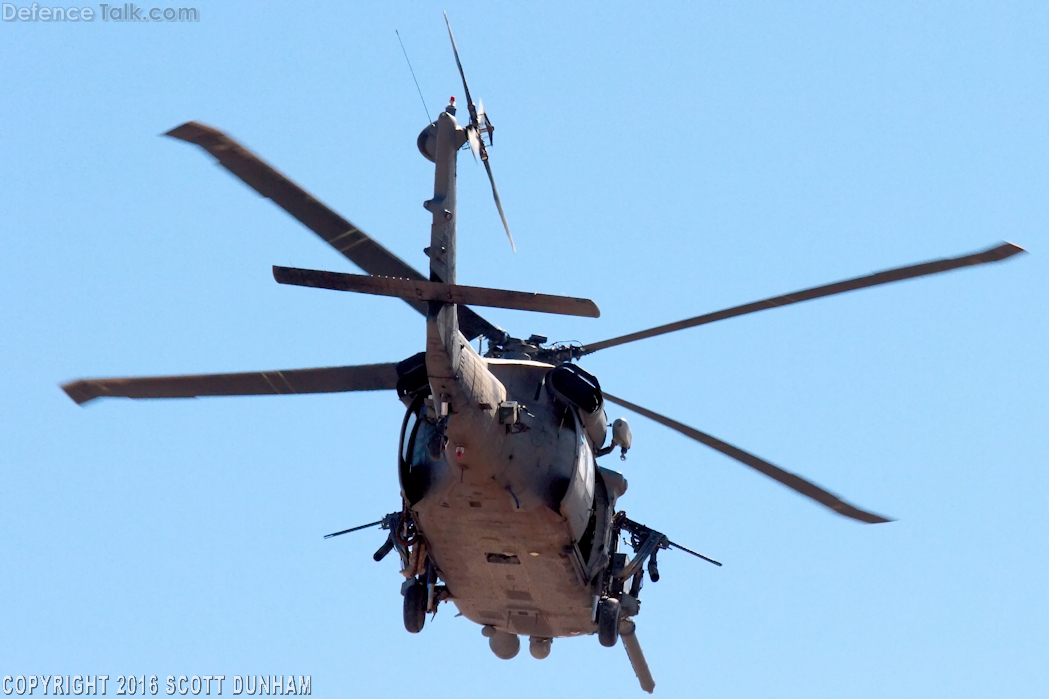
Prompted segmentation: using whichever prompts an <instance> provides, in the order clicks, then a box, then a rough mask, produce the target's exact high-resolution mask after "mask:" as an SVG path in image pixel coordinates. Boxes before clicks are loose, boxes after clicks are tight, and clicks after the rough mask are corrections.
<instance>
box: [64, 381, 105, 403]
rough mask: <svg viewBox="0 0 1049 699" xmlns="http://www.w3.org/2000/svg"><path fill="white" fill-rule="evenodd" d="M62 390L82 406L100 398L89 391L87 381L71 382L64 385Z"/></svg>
mask: <svg viewBox="0 0 1049 699" xmlns="http://www.w3.org/2000/svg"><path fill="white" fill-rule="evenodd" d="M61 389H62V390H63V391H65V394H66V395H67V396H69V397H70V398H71V399H72V400H73V402H74V403H76V404H77V405H81V406H82V405H84V403H87V402H88V401H90V400H93V399H95V398H98V396H97V395H95V393H94V392H92V391H90V390H88V387H87V383H86V382H85V381H70V382H69V383H66V384H62V386H61Z"/></svg>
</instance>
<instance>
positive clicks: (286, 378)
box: [62, 363, 397, 405]
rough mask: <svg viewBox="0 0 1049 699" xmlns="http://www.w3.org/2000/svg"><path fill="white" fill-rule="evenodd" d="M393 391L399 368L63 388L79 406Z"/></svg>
mask: <svg viewBox="0 0 1049 699" xmlns="http://www.w3.org/2000/svg"><path fill="white" fill-rule="evenodd" d="M395 388H397V365H396V364H394V363H390V364H364V365H360V366H335V367H325V368H322V369H286V370H283V371H255V372H246V373H243V374H200V375H195V376H145V377H138V378H122V379H81V380H79V381H73V382H70V383H67V384H65V385H63V386H62V390H63V391H65V392H66V393H67V394H68V395H69V397H70V398H72V399H73V400H74V401H76V402H77V403H78V404H81V405H83V404H84V403H87V402H88V401H90V400H94V399H95V398H197V397H200V396H259V395H285V394H289V393H342V392H346V391H383V390H392V389H395Z"/></svg>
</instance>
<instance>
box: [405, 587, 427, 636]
mask: <svg viewBox="0 0 1049 699" xmlns="http://www.w3.org/2000/svg"><path fill="white" fill-rule="evenodd" d="M427 597H428V595H427V592H426V585H423V584H421V583H418V582H414V583H412V584H410V585H406V586H405V588H404V628H405V629H407V631H408V633H419V632H420V631H422V630H423V624H425V623H426V602H427Z"/></svg>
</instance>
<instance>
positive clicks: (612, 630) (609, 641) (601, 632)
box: [597, 597, 619, 648]
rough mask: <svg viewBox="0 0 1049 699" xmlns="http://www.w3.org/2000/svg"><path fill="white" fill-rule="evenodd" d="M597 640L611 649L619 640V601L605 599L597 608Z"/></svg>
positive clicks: (611, 598) (610, 598)
mask: <svg viewBox="0 0 1049 699" xmlns="http://www.w3.org/2000/svg"><path fill="white" fill-rule="evenodd" d="M597 640H599V641H600V642H601V645H603V646H604V647H605V648H611V647H612V646H614V645H615V644H616V641H618V640H619V600H617V599H616V598H615V597H605V598H604V599H603V600H601V602H600V604H598V607H597Z"/></svg>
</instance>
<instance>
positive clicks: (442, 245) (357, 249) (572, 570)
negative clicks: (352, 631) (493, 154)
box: [62, 16, 1023, 692]
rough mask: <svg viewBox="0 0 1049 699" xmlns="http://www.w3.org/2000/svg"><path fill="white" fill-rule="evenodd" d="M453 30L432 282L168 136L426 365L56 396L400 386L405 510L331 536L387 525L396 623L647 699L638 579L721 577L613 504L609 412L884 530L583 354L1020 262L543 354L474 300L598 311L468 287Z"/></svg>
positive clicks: (283, 193) (193, 134)
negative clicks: (634, 682)
mask: <svg viewBox="0 0 1049 699" xmlns="http://www.w3.org/2000/svg"><path fill="white" fill-rule="evenodd" d="M445 19H446V21H447V16H446V17H445ZM448 34H449V38H450V39H451V43H452V50H453V54H454V56H455V60H456V65H457V66H458V69H459V74H460V76H461V77H462V82H463V91H464V93H465V101H466V105H467V110H468V122H467V123H466V124H465V125H461V124H460V123H459V121H458V120H457V118H456V114H457V107H456V103H455V98H454V97H453V98H452V99H451V100H450V101H449V103H448V105H447V106H446V107H445V109H444V111H442V112H441V113H440V115H439V116H438V117H437V119H436V120H434V121H433V122H432V123H430V124H429V125H427V126H426V127H425V128H424V129H423V130H422V132H421V133H420V134H419V136H418V138H417V146H418V149H419V151H420V152H421V154H422V155H423V156H424V157H425V158H426V159H427V160H429V161H430V162H432V163H434V166H435V167H434V191H433V196H432V198H430V199H428V200H427V201H426V202H425V203H424V207H425V208H426V210H427V211H429V212H430V214H431V219H432V220H431V226H430V242H429V246H428V247H427V248H426V250H425V252H426V254H427V256H428V258H429V274H428V275H427V276H424V275H423V274H421V273H420V272H418V271H416V270H415V269H413V268H412V267H410V266H409V265H408V264H407V263H405V262H404V261H402V260H401V259H399V258H398V257H396V256H395V255H393V254H392V253H391V252H389V251H388V250H386V249H385V248H384V247H382V246H381V245H380V244H379V243H377V242H376V241H375V240H373V239H372V238H371V237H369V236H368V235H366V234H365V233H364V232H362V231H361V230H360V229H359V228H357V227H356V226H354V225H353V224H352V223H350V222H349V221H347V220H346V219H344V218H342V217H341V216H339V215H338V214H337V213H335V212H334V211H332V210H331V209H330V208H328V207H327V206H325V205H324V204H323V203H321V202H320V201H318V200H317V199H315V198H314V197H313V196H311V195H310V194H309V193H307V192H306V191H304V190H303V189H302V188H300V187H299V186H298V185H296V184H295V183H294V182H292V181H291V180H289V179H288V178H286V177H285V176H284V175H282V174H281V173H279V172H278V171H277V170H276V169H274V168H273V167H271V166H270V165H268V164H267V163H265V162H264V161H263V160H261V159H260V158H259V157H257V156H256V155H255V154H253V153H252V152H250V151H249V150H247V149H246V148H245V147H244V146H242V145H241V144H239V143H238V142H237V141H235V140H233V139H232V138H230V137H229V136H227V135H226V134H225V133H223V132H221V131H219V130H217V129H214V128H211V127H209V126H205V125H203V124H200V123H197V122H188V123H185V124H182V125H181V126H178V127H176V128H174V129H172V130H171V131H169V132H168V133H167V134H166V135H167V136H170V137H172V138H176V139H179V140H182V141H185V142H187V143H191V144H194V145H197V146H200V147H201V148H203V149H204V150H205V151H207V152H208V153H210V154H211V155H212V156H214V157H215V158H216V159H217V160H218V162H219V164H220V165H222V166H223V167H224V168H225V169H227V170H229V171H230V172H231V173H233V174H234V175H236V176H237V177H238V178H240V179H241V180H242V181H243V182H245V183H246V184H247V185H249V186H250V187H252V188H253V189H255V190H256V191H257V192H258V193H259V194H261V195H262V196H263V197H266V198H268V199H270V200H272V201H273V202H274V203H275V204H276V205H277V206H279V207H281V208H282V209H284V210H285V211H286V212H288V213H289V214H291V215H292V216H294V217H295V218H296V219H298V220H299V221H300V222H301V223H302V224H303V225H305V226H306V227H307V228H309V229H310V230H312V231H313V232H314V233H316V234H317V235H319V236H320V237H321V238H323V239H324V240H325V241H327V242H328V243H329V244H330V245H331V246H332V247H333V248H335V249H336V250H337V251H338V252H340V253H342V255H343V256H345V257H346V258H347V259H349V260H350V261H351V262H353V263H354V264H355V265H357V266H358V267H360V268H361V269H363V270H364V272H366V273H367V274H364V275H354V274H343V273H337V272H324V271H316V270H305V269H295V268H287V267H274V268H273V274H274V277H275V279H276V281H277V282H279V283H281V284H293V285H300V286H309V287H317V288H323V289H332V290H339V291H351V292H356V293H365V294H375V295H383V296H391V297H395V298H400V299H402V300H404V301H406V302H407V303H408V304H409V305H410V306H411V307H412V308H414V309H415V310H416V311H418V312H419V313H420V314H422V315H423V316H424V317H425V319H426V325H425V327H426V338H425V340H426V344H425V349H424V350H423V351H422V352H419V353H418V354H416V355H414V356H412V357H409V358H407V359H404V360H403V361H400V362H390V363H384V364H370V365H361V366H340V367H327V368H314V369H292V370H280V371H261V372H248V373H239V374H208V375H196V376H163V377H142V378H106V379H86V380H78V381H74V382H71V383H67V384H65V385H63V386H62V388H63V389H64V390H65V392H66V393H67V394H68V395H69V396H70V398H72V399H73V400H74V401H76V402H77V403H78V404H83V403H87V402H88V401H91V400H93V399H95V398H100V397H123V398H135V399H143V398H189V397H198V396H232V395H265V394H303V393H333V392H352V391H379V390H385V391H393V392H396V395H397V397H398V398H399V399H400V400H401V401H402V402H403V403H404V405H405V407H406V412H405V416H404V420H403V422H402V424H401V430H400V445H399V452H398V470H399V476H400V484H401V504H400V507H399V508H398V509H397V510H396V511H395V512H393V513H391V514H388V515H386V516H385V517H383V518H382V519H380V520H377V521H374V522H371V523H369V524H365V525H361V526H359V527H353V528H350V529H346V530H343V531H339V532H335V533H333V534H329V535H328V537H334V536H339V535H342V534H346V533H349V532H354V531H358V530H362V529H367V528H370V527H379V528H381V529H383V530H386V531H387V532H388V534H387V537H386V540H385V542H384V543H383V544H382V546H381V547H380V548H379V550H378V551H376V552H375V555H374V559H375V560H376V561H379V560H382V559H383V558H384V557H385V556H386V555H387V554H389V553H390V552H391V551H394V550H396V551H397V553H398V555H399V557H400V562H401V572H402V574H403V577H404V581H403V584H402V585H401V594H402V596H403V607H404V610H403V611H404V625H405V628H406V629H407V630H408V631H409V632H412V633H418V632H420V631H421V630H422V629H423V626H424V624H425V620H426V616H427V614H430V613H436V611H437V609H438V606H439V605H440V604H441V603H442V602H452V603H453V604H454V605H455V606H456V607H457V608H458V610H459V612H460V613H461V615H462V616H464V617H466V618H467V619H469V620H470V621H473V622H475V623H477V624H479V625H480V626H481V632H482V634H483V636H485V637H487V638H488V642H489V645H490V647H491V650H492V651H493V652H494V653H495V655H496V656H498V657H499V658H503V659H510V658H513V657H514V656H516V655H517V654H518V652H519V650H520V646H521V641H520V637H521V636H527V637H528V638H529V650H530V653H531V655H532V656H533V657H535V658H538V659H542V658H546V657H547V656H548V655H549V653H550V651H551V645H552V642H553V639H555V638H564V637H573V636H585V635H593V634H596V635H597V636H598V640H599V642H600V643H601V644H602V645H603V646H608V647H611V646H615V645H616V644H617V642H618V641H619V640H620V639H622V641H623V646H624V647H625V649H626V652H627V655H628V658H629V661H630V663H631V665H632V667H633V670H634V672H635V674H636V675H637V677H638V680H639V682H640V684H641V688H642V689H643V690H645V691H647V692H652V691H653V689H654V687H655V682H654V681H653V678H652V675H651V672H650V670H649V668H648V665H647V662H646V660H645V657H644V654H643V653H642V651H641V647H640V645H639V643H638V640H637V636H636V633H635V629H636V627H635V622H634V618H635V617H636V616H637V615H638V613H639V611H640V599H639V596H640V591H641V588H642V585H643V583H644V581H645V576H646V573H647V576H648V579H649V580H651V581H652V582H656V581H658V580H659V568H658V561H657V556H658V554H659V552H660V551H662V550H666V549H676V550H680V551H684V552H687V553H690V554H692V555H695V556H698V557H699V558H702V559H704V560H707V561H709V562H711V563H714V564H716V565H721V564H720V563H718V562H717V561H714V560H713V559H710V558H708V557H706V556H703V555H702V554H699V553H697V552H695V551H692V550H690V549H688V548H686V547H684V546H682V545H680V544H677V543H675V542H673V541H671V540H670V538H669V537H668V536H667V535H666V534H664V533H662V532H659V531H656V530H655V529H651V528H649V527H647V526H645V525H643V524H640V523H638V522H635V521H633V520H631V519H629V518H628V517H627V516H626V514H625V512H623V511H622V510H620V509H618V502H619V500H620V498H621V497H622V496H623V495H624V493H625V492H626V490H627V481H626V479H625V478H624V477H623V475H622V474H620V473H618V472H616V471H614V470H612V469H609V468H605V467H603V466H599V465H598V462H597V460H598V459H599V458H601V457H605V456H607V455H609V454H611V453H612V452H614V451H615V450H616V449H618V450H619V452H620V457H621V458H623V459H625V458H626V454H627V452H628V450H629V449H630V448H631V441H632V437H631V431H630V427H629V425H628V424H627V422H626V420H624V419H622V418H620V419H617V420H615V421H614V422H612V423H611V425H609V424H608V418H607V416H606V410H605V408H606V404H607V403H614V404H617V405H619V406H622V407H623V408H626V409H628V410H630V411H632V412H635V413H638V414H640V415H643V416H645V417H648V418H650V419H652V420H655V421H656V422H659V423H661V424H663V425H665V426H667V427H669V428H671V429H673V430H676V431H678V432H680V433H682V434H684V435H686V436H688V437H690V438H692V439H694V440H696V441H698V442H700V443H701V444H705V445H706V446H708V447H711V448H712V449H714V450H716V451H719V452H721V453H722V454H724V455H726V456H729V457H731V458H733V459H735V460H736V461H738V462H740V463H742V464H745V465H746V466H749V467H751V468H752V469H755V470H756V471H758V472H760V473H762V474H764V475H766V476H768V477H770V478H772V479H774V480H776V481H778V482H780V483H782V484H783V485H785V486H787V487H788V488H791V489H792V490H794V491H796V492H798V493H800V494H802V495H804V496H806V497H808V498H810V499H811V500H814V501H816V502H817V503H819V504H821V505H823V506H824V507H827V508H829V509H831V510H833V511H834V512H836V513H838V514H840V515H842V516H844V517H848V518H851V519H854V520H857V521H860V522H864V523H868V524H877V523H884V522H889V521H891V520H890V519H889V518H887V517H884V516H881V515H878V514H874V513H872V512H869V511H866V510H864V509H861V508H859V507H857V506H855V505H853V504H850V503H848V502H846V501H845V500H843V499H841V498H839V497H838V496H837V495H834V494H833V493H831V492H829V491H827V490H825V489H823V488H821V487H819V486H817V485H816V484H814V483H812V482H810V481H808V480H806V479H804V478H802V477H801V476H798V475H796V474H794V473H791V472H789V471H786V470H784V469H782V468H780V467H778V466H775V465H773V464H772V463H769V462H768V461H765V460H764V459H761V458H759V457H757V456H755V455H753V454H750V453H748V452H746V451H744V450H742V449H740V448H738V447H736V446H733V445H731V444H728V443H726V442H723V441H721V440H719V439H717V438H715V437H713V436H711V435H709V434H707V433H705V432H701V431H700V430H698V429H695V428H693V427H690V426H688V425H685V424H682V423H680V422H677V421H676V420H673V419H671V418H669V417H666V416H663V415H661V414H659V413H656V412H653V411H651V410H648V409H646V408H643V407H641V406H639V405H636V404H634V403H631V402H629V401H627V400H624V399H622V398H618V397H616V396H613V395H611V394H609V393H608V392H606V391H604V390H603V389H602V387H601V384H600V383H599V381H598V379H597V378H596V377H595V376H593V375H592V374H590V373H588V372H587V371H585V370H584V369H583V368H582V367H581V366H579V364H578V363H577V362H578V360H580V359H582V358H584V357H586V356H587V355H590V354H592V353H594V352H597V351H599V350H604V349H609V348H612V347H616V346H618V345H623V344H626V343H629V342H636V341H639V340H643V339H646V338H650V337H655V336H657V335H662V334H665V333H670V332H676V331H679V330H684V329H686V328H692V327H696V326H699V325H705V324H708V323H713V322H716V321H721V320H726V319H728V318H734V317H737V316H741V315H745V314H749V313H756V312H758V311H763V310H766V309H770V308H775V307H780V306H786V305H790V304H794V303H800V302H802V301H809V300H812V299H816V298H822V297H825V296H831V295H835V294H841V293H845V292H848V291H854V290H857V289H862V288H867V287H873V286H879V285H882V284H889V283H892V282H897V281H902V280H906V279H913V278H916V277H922V276H928V275H933V274H939V273H942V272H947V271H950V270H954V269H959V268H962V267H968V266H974V265H981V264H988V263H992V262H999V261H1002V260H1005V259H1007V258H1010V257H1012V256H1014V255H1017V254H1019V253H1021V252H1023V250H1022V249H1021V248H1019V247H1017V246H1015V245H1012V244H1010V243H1002V244H999V245H996V246H994V247H992V248H989V249H987V250H984V251H981V252H977V253H973V254H969V255H963V256H960V257H954V258H945V259H940V260H935V261H931V262H925V263H921V264H915V265H909V266H905V267H899V268H895V269H891V270H887V271H883V272H877V273H874V274H869V275H866V276H861V277H856V278H853V279H848V280H845V281H840V282H836V283H833V284H827V285H823V286H816V287H812V288H808V289H804V290H801V291H795V292H793V293H789V294H784V295H781V296H775V297H772V298H767V299H763V300H760V301H755V302H753V303H747V304H743V305H740V306H734V307H732V308H728V309H724V310H720V311H716V312H713V313H706V314H703V315H699V316H696V317H693V318H688V319H685V320H681V321H678V322H675V323H668V324H666V325H660V326H658V327H654V328H649V329H647V330H642V331H639V332H635V333H631V334H628V335H623V336H620V337H614V338H611V339H608V340H603V341H600V342H594V343H589V344H551V343H548V341H547V338H545V337H542V336H540V335H535V334H533V335H530V336H529V337H527V338H518V337H514V336H512V335H511V334H510V333H508V332H507V331H505V330H503V329H502V328H500V327H498V326H496V325H494V324H492V323H490V322H488V321H487V320H485V319H484V318H482V317H481V316H480V315H479V314H478V313H477V312H475V311H474V310H472V308H471V306H487V307H495V308H512V309H519V310H529V311H537V312H545V313H556V314H563V315H574V316H584V317H597V316H598V315H599V311H598V308H597V306H596V305H595V304H594V302H593V301H590V300H588V299H580V298H571V297H564V296H553V295H547V294H535V293H526V292H518V291H508V290H504V289H490V288H480V287H472V286H464V285H460V284H459V283H458V281H457V278H456V218H457V216H456V164H457V159H458V155H459V153H460V151H461V150H463V149H465V148H467V147H468V148H469V149H470V150H471V151H472V152H473V154H474V156H475V158H479V159H480V161H481V162H482V163H483V164H484V166H485V170H486V172H487V175H488V178H489V181H490V183H491V186H492V195H493V198H494V200H495V204H496V209H497V211H498V213H499V216H500V219H501V221H502V224H503V228H504V229H505V232H506V235H507V237H508V238H509V239H510V243H511V245H513V237H512V236H511V233H510V227H509V224H508V223H507V219H506V216H505V214H504V211H503V207H502V202H501V200H500V197H499V192H498V190H497V188H496V186H495V179H494V176H493V174H492V169H491V165H490V163H489V156H488V148H489V147H491V146H492V142H493V141H492V136H493V133H494V127H493V126H492V123H491V121H490V120H489V118H488V116H487V114H486V113H485V111H484V108H483V105H482V104H481V103H480V101H478V102H477V103H476V104H475V103H474V101H473V99H472V97H471V95H470V90H469V87H468V86H467V82H466V76H465V74H464V72H463V68H462V63H461V62H460V60H459V53H458V49H457V48H456V45H455V39H454V37H453V36H452V31H451V26H450V24H449V25H448ZM478 339H480V340H483V341H484V342H486V343H487V344H486V346H485V345H481V344H479V348H478V349H475V348H474V347H473V346H472V344H471V342H472V341H473V340H478ZM481 349H483V350H484V351H483V354H482V352H481ZM609 427H611V438H609ZM621 547H622V548H623V549H624V550H623V551H621V550H620V548H621ZM627 547H629V549H630V551H629V552H628V551H626V550H625V549H626V548H627Z"/></svg>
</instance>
